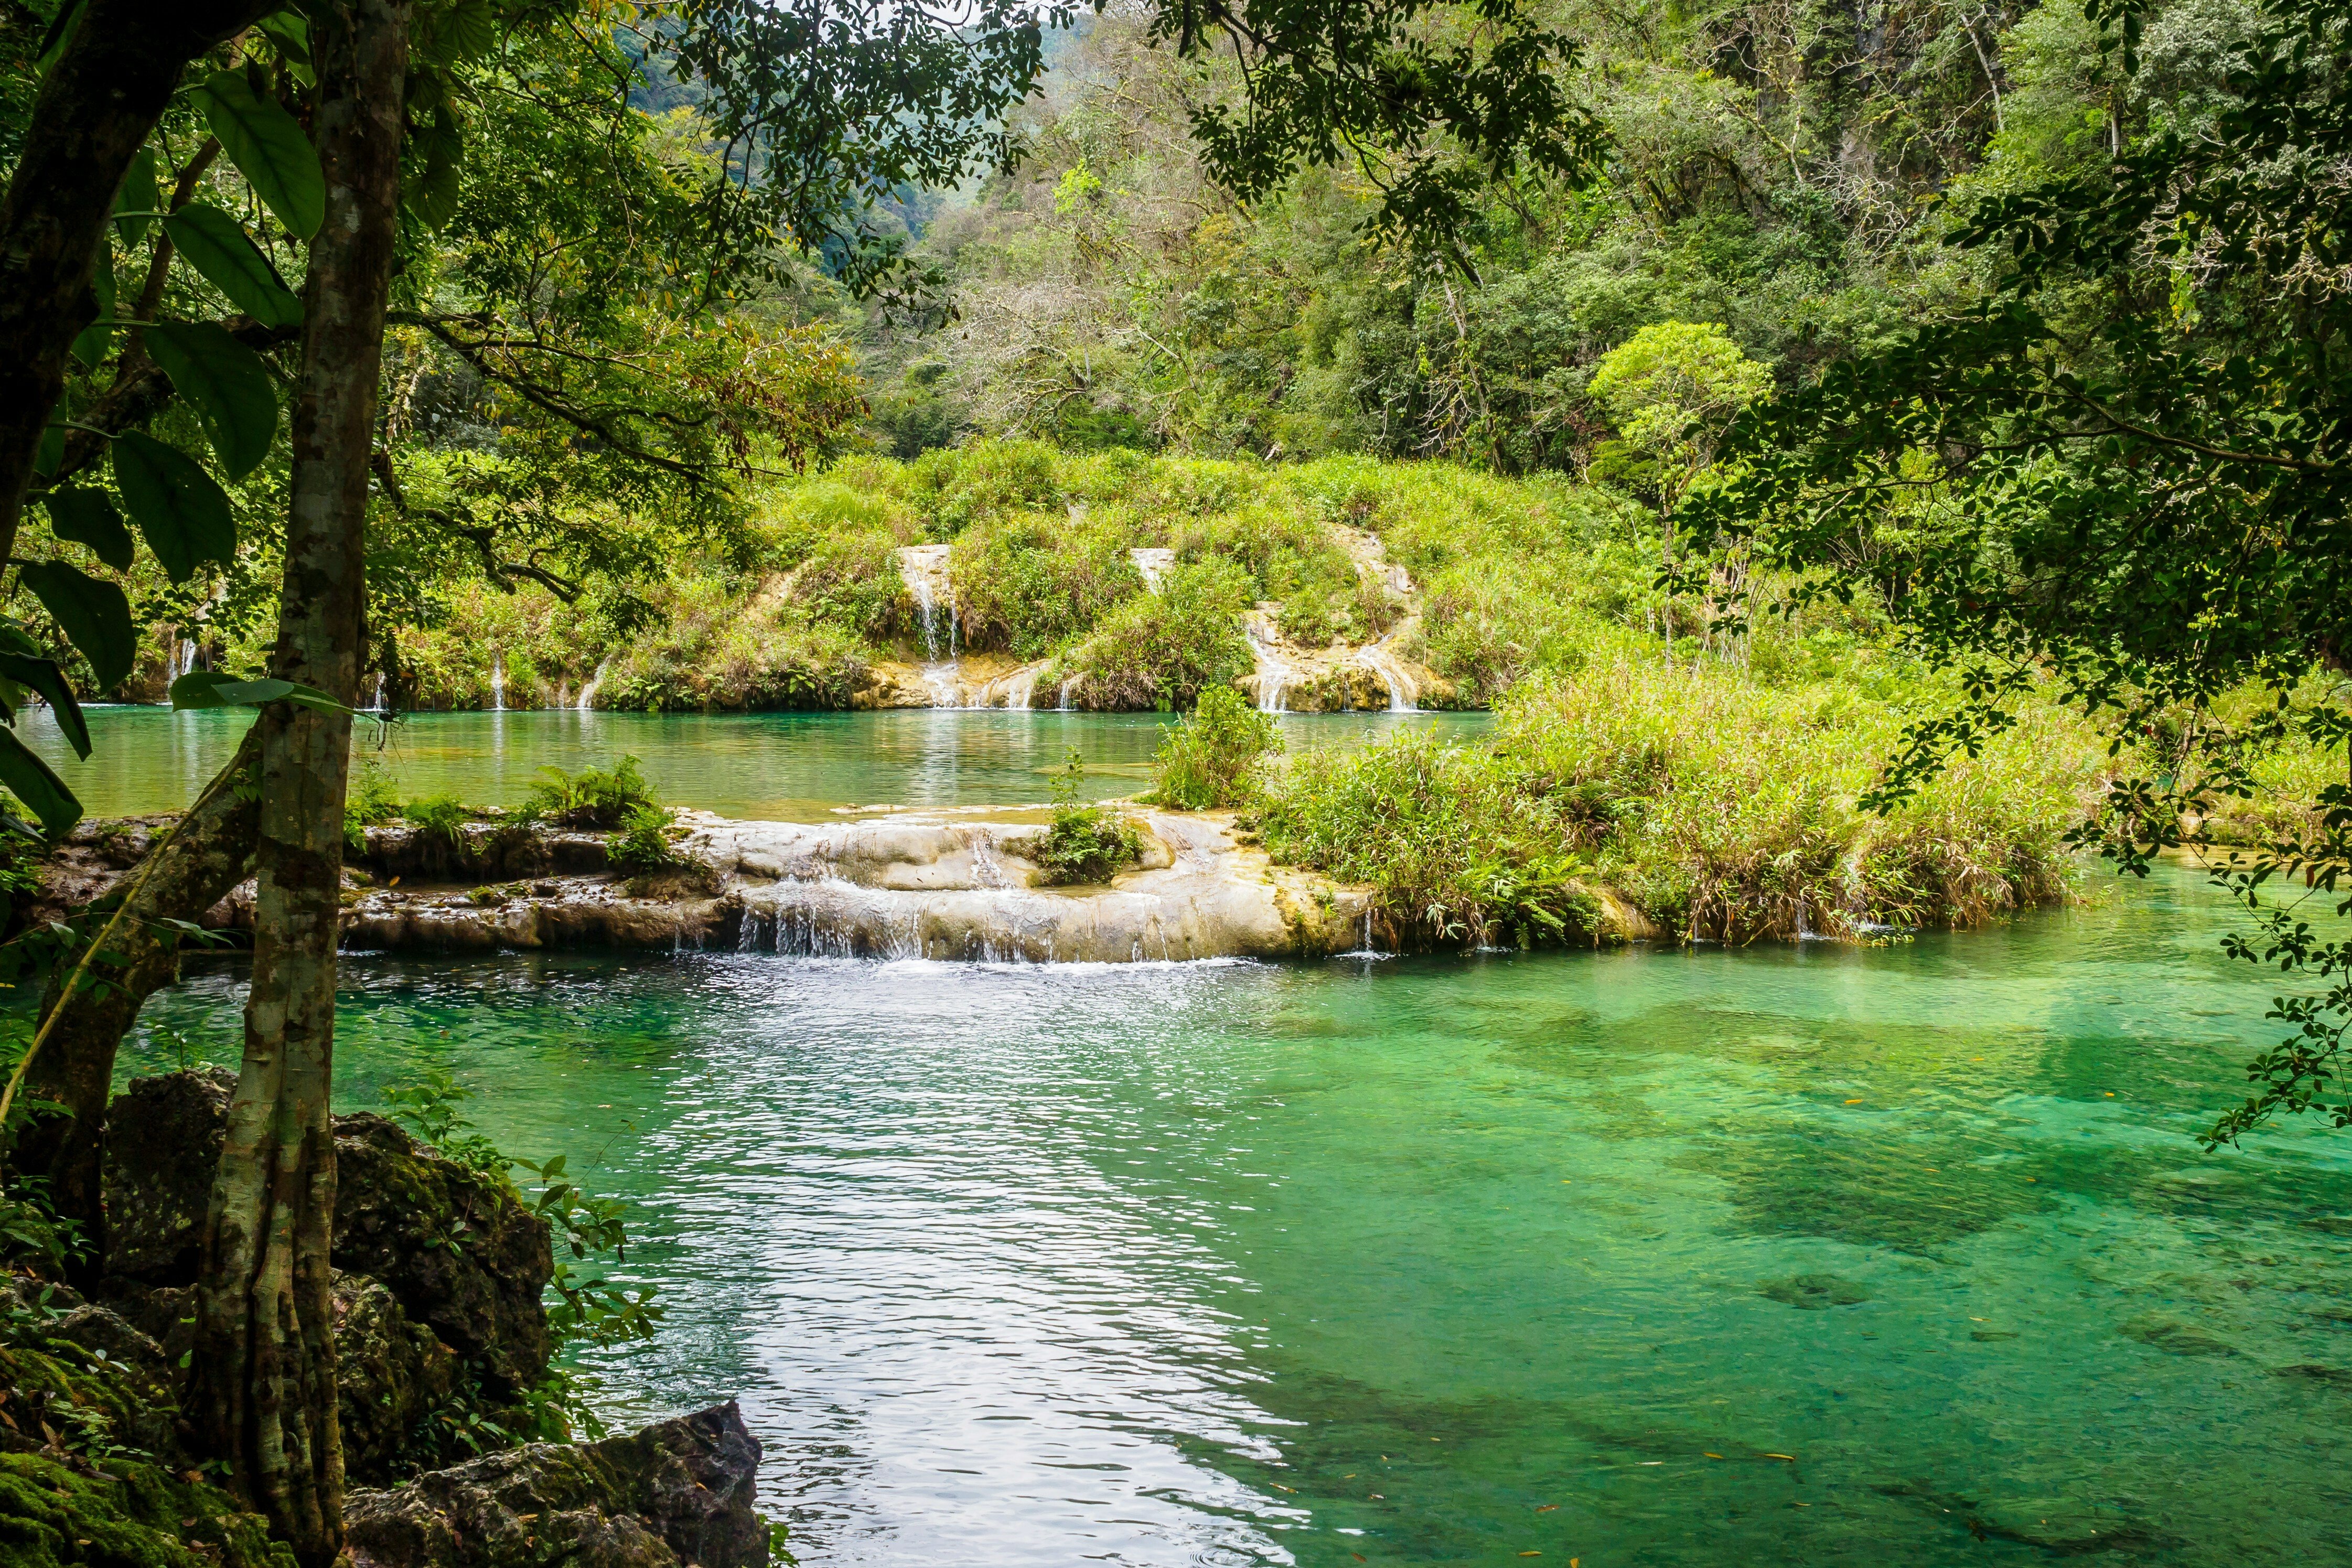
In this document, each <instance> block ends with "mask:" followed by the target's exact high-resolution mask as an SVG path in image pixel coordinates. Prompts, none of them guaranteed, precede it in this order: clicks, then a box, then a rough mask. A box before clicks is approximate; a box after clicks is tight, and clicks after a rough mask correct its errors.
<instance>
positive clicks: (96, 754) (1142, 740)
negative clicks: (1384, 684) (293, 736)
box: [19, 707, 1491, 822]
mask: <svg viewBox="0 0 2352 1568" xmlns="http://www.w3.org/2000/svg"><path fill="white" fill-rule="evenodd" d="M87 711H88V713H89V728H90V736H91V742H92V746H91V755H90V757H89V761H87V762H84V761H81V760H79V759H78V758H77V757H75V755H74V753H73V751H72V748H71V747H69V746H68V745H67V743H66V740H65V737H64V735H63V734H62V733H60V732H59V731H58V727H57V722H56V721H55V720H54V719H52V718H51V717H50V716H49V713H48V710H47V709H38V710H33V711H30V712H28V713H27V714H26V716H25V719H24V721H23V723H22V724H21V725H20V726H19V733H21V734H22V735H23V736H24V737H25V739H26V741H27V742H30V743H31V745H32V746H33V749H34V750H36V751H37V752H40V754H41V756H42V757H43V758H44V759H45V760H46V761H47V763H49V765H50V766H52V767H54V768H56V769H57V770H58V774H59V775H60V776H61V777H63V778H64V780H65V781H66V783H67V784H68V785H69V786H71V788H72V789H73V790H74V792H75V793H76V794H77V795H79V796H80V798H81V802H82V805H83V806H84V808H85V809H87V810H88V811H89V813H90V814H91V815H93V816H125V815H129V814H131V813H136V812H148V811H176V810H178V809H179V808H180V807H181V806H183V805H186V804H187V803H188V802H189V801H191V800H193V799H194V798H195V795H196V792H197V791H198V790H200V789H202V788H204V786H205V782H206V781H207V780H209V779H210V778H211V777H212V776H213V774H214V773H216V772H218V771H219V769H220V767H221V766H222V764H223V763H226V762H227V761H228V759H229V757H230V756H231V755H232V754H233V753H234V752H236V743H237V740H238V738H239V737H240V736H242V735H243V734H244V732H245V730H246V727H247V725H249V724H250V723H251V722H252V714H251V713H250V712H247V711H243V710H218V709H215V710H211V711H197V712H189V713H174V712H172V711H170V710H167V709H162V708H137V707H115V708H91V709H89V710H87ZM1171 722H1173V720H1172V719H1171V717H1170V716H1168V715H1165V714H1152V713H1058V712H1053V711H1040V712H1029V711H1020V712H1007V711H1004V710H985V709H982V710H961V709H928V708H914V709H898V710H886V711H882V712H876V713H749V714H746V713H730V714H693V713H669V714H660V713H606V712H593V713H582V712H579V711H576V710H524V711H517V712H508V713H418V714H412V715H410V716H408V717H406V718H404V719H402V720H401V721H398V722H397V723H393V724H379V723H375V722H373V721H362V722H361V723H360V725H359V727H358V729H357V731H355V732H354V738H353V760H354V762H355V763H356V764H357V765H358V766H360V767H362V768H366V767H369V766H373V767H377V768H380V769H382V770H383V772H384V773H386V774H388V775H389V776H390V778H391V779H392V781H393V784H394V786H395V787H396V788H397V789H398V791H399V792H400V795H401V796H402V798H404V799H407V800H422V799H425V798H427V797H430V796H433V795H457V797H458V798H459V799H461V800H463V801H465V802H466V803H467V804H468V805H520V803H521V801H522V797H523V792H524V791H525V790H526V789H528V788H529V787H530V784H531V781H532V780H533V779H535V778H536V777H537V776H538V772H539V769H540V768H541V767H542V766H544V765H548V764H553V765H554V766H557V767H561V768H564V769H567V770H573V771H576V770H578V769H581V768H584V767H609V766H611V765H612V764H613V763H614V760H615V759H617V758H618V757H620V756H622V755H623V754H624V753H626V754H630V755H634V756H635V757H637V758H638V759H639V760H640V761H641V762H642V763H644V767H645V774H646V778H647V779H648V780H650V781H651V782H652V784H653V785H654V787H655V788H656V790H657V791H658V792H659V793H660V795H661V798H662V799H663V800H664V801H665V802H667V803H668V804H670V805H687V806H694V807H698V808H699V809H701V810H704V811H715V812H717V813H719V815H720V816H734V817H743V818H749V819H754V820H761V821H776V822H806V821H818V820H823V819H824V818H825V817H826V816H830V815H831V814H832V812H833V809H834V808H835V807H836V806H844V805H877V804H887V805H909V806H948V805H1020V804H1024V803H1026V804H1037V803H1043V802H1045V801H1048V800H1051V799H1052V798H1053V786H1054V780H1053V778H1052V777H1051V776H1050V775H1051V773H1052V772H1053V770H1055V769H1058V768H1060V767H1061V766H1063V764H1064V763H1066V762H1067V761H1068V759H1069V753H1070V752H1071V750H1072V749H1073V748H1076V751H1077V752H1078V753H1079V755H1080V757H1081V758H1082V759H1084V761H1085V763H1086V766H1087V776H1086V778H1085V780H1084V781H1083V783H1082V784H1081V785H1080V788H1079V792H1078V793H1079V794H1080V795H1081V796H1083V797H1085V798H1087V799H1101V798H1103V797H1105V796H1108V795H1133V794H1136V793H1137V792H1139V791H1140V790H1143V789H1147V788H1149V787H1150V780H1151V772H1152V770H1151V759H1152V756H1153V753H1154V752H1157V751H1158V750H1159V746H1160V725H1162V724H1165V723H1171ZM1489 723H1491V721H1490V720H1489V719H1488V718H1487V716H1486V715H1485V714H1483V713H1477V714H1470V713H1461V714H1456V713H1417V714H1397V715H1391V714H1387V713H1329V714H1286V715H1285V716H1284V717H1283V718H1282V720H1281V724H1282V727H1283V731H1284V735H1285V737H1286V741H1287V742H1288V744H1289V745H1290V746H1291V747H1292V748H1293V749H1305V748H1307V747H1314V746H1329V745H1356V744H1360V743H1361V742H1364V741H1367V740H1371V739H1375V738H1377V737H1379V736H1381V735H1384V734H1387V733H1390V732H1391V731H1393V730H1395V729H1396V728H1397V727H1399V726H1401V725H1418V726H1426V727H1431V728H1434V729H1436V730H1438V731H1441V732H1443V733H1462V732H1467V731H1479V730H1482V729H1483V727H1485V726H1486V725H1487V724H1489Z"/></svg>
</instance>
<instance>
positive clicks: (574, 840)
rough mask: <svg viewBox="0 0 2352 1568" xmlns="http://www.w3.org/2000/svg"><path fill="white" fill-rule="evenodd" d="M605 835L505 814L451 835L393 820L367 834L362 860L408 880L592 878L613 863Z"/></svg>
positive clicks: (385, 875)
mask: <svg viewBox="0 0 2352 1568" xmlns="http://www.w3.org/2000/svg"><path fill="white" fill-rule="evenodd" d="M605 839H606V836H605V835H604V834H602V833H583V832H574V831H571V830H568V829H562V828H547V827H540V826H532V825H530V824H528V823H525V822H521V821H518V820H517V819H515V818H513V817H511V816H505V815H504V814H502V813H494V814H490V815H488V816H483V817H480V818H478V819H477V820H475V821H471V822H464V823H459V824H458V825H457V826H456V827H455V828H454V829H453V830H452V831H451V832H449V833H448V834H441V833H436V832H434V831H431V830H429V829H426V828H423V827H419V826H415V825H414V824H412V823H406V822H393V823H386V824H383V825H382V826H375V827H371V828H369V829H368V830H367V833H366V836H365V838H364V841H363V847H362V850H361V852H360V855H359V857H358V858H359V860H360V862H361V864H362V866H364V867H365V868H366V869H367V870H368V872H369V873H370V874H371V875H372V876H374V877H377V878H382V879H391V878H394V877H398V878H400V879H403V880H405V881H412V882H413V881H420V880H423V881H436V882H465V883H467V884H480V883H487V882H512V881H527V880H529V879H532V878H535V877H593V876H599V875H602V874H603V873H604V871H606V870H607V869H609V868H610V867H611V864H612V857H611V852H610V850H609V849H608V848H607V847H606V843H605Z"/></svg>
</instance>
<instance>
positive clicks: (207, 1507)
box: [0, 1454, 294, 1568]
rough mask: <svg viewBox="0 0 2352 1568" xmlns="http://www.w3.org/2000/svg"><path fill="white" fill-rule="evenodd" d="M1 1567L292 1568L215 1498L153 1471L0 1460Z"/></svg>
mask: <svg viewBox="0 0 2352 1568" xmlns="http://www.w3.org/2000/svg"><path fill="white" fill-rule="evenodd" d="M0 1562H5V1563H7V1564H8V1565H9V1568H68V1564H70V1565H72V1568H294V1554H293V1553H292V1552H289V1551H288V1550H287V1548H286V1547H285V1546H284V1545H282V1544H280V1543H279V1542H274V1541H272V1540H270V1539H269V1531H268V1526H266V1525H265V1524H264V1523H263V1522H262V1521H261V1520H260V1519H259V1518H258V1517H257V1516H256V1515H254V1514H249V1513H245V1512H243V1511H241V1510H238V1508H237V1507H236V1504H235V1503H233V1502H231V1501H230V1500H229V1498H228V1496H227V1494H226V1493H225V1492H222V1491H221V1490H220V1489H218V1488H216V1487H212V1486H208V1485H206V1484H205V1483H203V1482H201V1481H194V1482H192V1481H188V1480H184V1479H179V1478H175V1477H173V1476H171V1475H169V1474H167V1473H166V1472H164V1471H163V1470H162V1469H160V1468H157V1467H155V1466H153V1465H145V1464H125V1463H121V1462H120V1461H109V1462H108V1463H107V1465H106V1466H105V1467H104V1468H102V1469H100V1470H98V1471H97V1473H94V1474H84V1473H82V1471H81V1470H79V1469H78V1468H75V1467H73V1466H70V1465H68V1464H66V1463H64V1462H62V1461H60V1460H58V1459H54V1458H49V1457H47V1455H44V1454H0Z"/></svg>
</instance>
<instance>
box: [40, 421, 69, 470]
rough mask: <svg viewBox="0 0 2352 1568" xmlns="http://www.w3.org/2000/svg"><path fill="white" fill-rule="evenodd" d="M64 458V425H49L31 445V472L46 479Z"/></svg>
mask: <svg viewBox="0 0 2352 1568" xmlns="http://www.w3.org/2000/svg"><path fill="white" fill-rule="evenodd" d="M65 460H66V427H65V426H62V425H50V426H45V427H44V428H43V429H42V431H41V438H40V440H39V441H38V442H37V443H36V444H35V445H34V447H33V472H35V473H37V474H38V475H40V476H41V478H43V479H47V478H48V477H49V476H50V475H51V474H54V473H56V472H57V471H58V464H59V463H62V462H64V461H65Z"/></svg>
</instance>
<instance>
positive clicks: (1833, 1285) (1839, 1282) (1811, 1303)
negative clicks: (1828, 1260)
mask: <svg viewBox="0 0 2352 1568" xmlns="http://www.w3.org/2000/svg"><path fill="white" fill-rule="evenodd" d="M1757 1290H1758V1292H1759V1294H1761V1295H1764V1296H1768V1297H1769V1298H1770V1299H1771V1300H1775V1301H1785V1302H1787V1303H1788V1304H1789V1305H1790V1306H1791V1307H1801V1308H1804V1309H1806V1310H1809V1311H1813V1310H1821V1309H1822V1308H1825V1307H1851V1306H1853V1304H1854V1303H1856V1302H1858V1301H1867V1300H1870V1292H1869V1291H1868V1290H1865V1289H1863V1288H1862V1287H1861V1286H1860V1285H1857V1284H1855V1283H1854V1282H1853V1280H1851V1279H1839V1278H1838V1277H1837V1276H1836V1275H1834V1274H1799V1275H1796V1276H1794V1277H1792V1278H1790V1279H1767V1280H1765V1281H1764V1283H1762V1284H1761V1285H1759V1286H1758V1287H1757Z"/></svg>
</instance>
